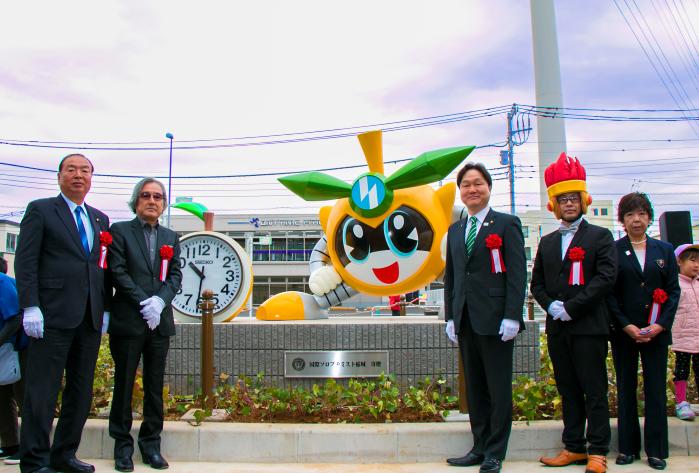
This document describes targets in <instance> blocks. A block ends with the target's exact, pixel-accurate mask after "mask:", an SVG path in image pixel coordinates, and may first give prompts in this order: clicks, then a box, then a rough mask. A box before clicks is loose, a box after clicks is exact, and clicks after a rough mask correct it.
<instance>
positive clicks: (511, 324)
mask: <svg viewBox="0 0 699 473" xmlns="http://www.w3.org/2000/svg"><path fill="white" fill-rule="evenodd" d="M498 333H499V334H500V335H502V341H503V342H509V341H510V340H512V339H513V338H515V337H516V336H517V334H518V333H519V322H518V321H516V320H512V319H502V322H501V323H500V332H498Z"/></svg>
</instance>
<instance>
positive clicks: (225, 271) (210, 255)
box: [172, 232, 252, 322]
mask: <svg viewBox="0 0 699 473" xmlns="http://www.w3.org/2000/svg"><path fill="white" fill-rule="evenodd" d="M180 266H181V268H182V286H181V288H180V290H179V292H178V293H177V295H176V296H175V298H174V299H173V301H172V307H173V308H174V309H175V318H176V319H177V321H178V322H195V321H197V319H199V318H200V317H201V311H200V310H199V308H198V304H199V302H201V299H200V297H201V292H202V291H203V290H204V289H211V291H213V293H214V303H215V304H216V305H215V308H214V322H225V321H228V320H232V319H233V318H234V317H235V316H236V315H238V313H239V312H240V311H241V310H243V308H244V307H245V303H246V302H247V300H248V297H250V291H251V289H252V263H251V262H250V258H249V257H248V255H247V253H246V252H245V250H243V248H242V247H241V246H240V245H239V244H238V243H237V242H236V241H235V240H233V239H232V238H229V237H228V236H226V235H223V234H221V233H217V232H196V233H190V234H188V235H185V236H183V237H182V239H181V240H180Z"/></svg>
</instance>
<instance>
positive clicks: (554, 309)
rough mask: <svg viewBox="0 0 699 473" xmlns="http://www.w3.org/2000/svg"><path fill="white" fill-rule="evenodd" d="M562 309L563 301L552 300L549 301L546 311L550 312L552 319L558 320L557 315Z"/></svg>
mask: <svg viewBox="0 0 699 473" xmlns="http://www.w3.org/2000/svg"><path fill="white" fill-rule="evenodd" d="M562 310H563V302H561V301H553V302H552V303H551V305H549V308H548V310H547V311H546V312H548V313H549V314H551V317H553V320H558V317H559V316H560V313H561V311H562Z"/></svg>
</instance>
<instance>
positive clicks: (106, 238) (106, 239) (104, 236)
mask: <svg viewBox="0 0 699 473" xmlns="http://www.w3.org/2000/svg"><path fill="white" fill-rule="evenodd" d="M111 244H112V234H111V233H109V232H100V259H99V262H98V263H97V265H98V266H99V267H100V268H102V269H107V247H108V246H109V245H111Z"/></svg>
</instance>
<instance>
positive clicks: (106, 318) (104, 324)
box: [102, 312, 109, 335]
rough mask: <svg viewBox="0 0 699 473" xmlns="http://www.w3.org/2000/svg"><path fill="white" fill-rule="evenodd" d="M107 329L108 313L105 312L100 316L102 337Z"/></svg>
mask: <svg viewBox="0 0 699 473" xmlns="http://www.w3.org/2000/svg"><path fill="white" fill-rule="evenodd" d="M108 329H109V312H105V313H104V315H102V335H104V334H105V333H107V330H108Z"/></svg>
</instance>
